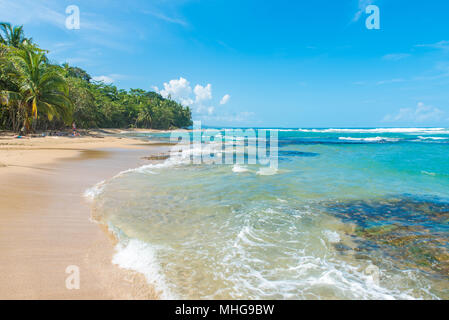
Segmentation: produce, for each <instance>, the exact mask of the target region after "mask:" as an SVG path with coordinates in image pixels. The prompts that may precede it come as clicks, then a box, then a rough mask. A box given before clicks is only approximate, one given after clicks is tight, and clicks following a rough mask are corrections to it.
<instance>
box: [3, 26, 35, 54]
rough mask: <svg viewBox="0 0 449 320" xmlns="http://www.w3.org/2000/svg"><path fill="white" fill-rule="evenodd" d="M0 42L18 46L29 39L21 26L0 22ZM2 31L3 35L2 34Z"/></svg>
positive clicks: (28, 41) (29, 40)
mask: <svg viewBox="0 0 449 320" xmlns="http://www.w3.org/2000/svg"><path fill="white" fill-rule="evenodd" d="M0 31H1V33H0V43H3V44H5V45H8V46H11V47H14V48H19V47H21V46H22V45H24V44H26V43H31V39H27V38H25V35H24V32H23V26H14V27H13V26H11V24H10V23H6V22H2V23H0ZM2 33H3V35H2Z"/></svg>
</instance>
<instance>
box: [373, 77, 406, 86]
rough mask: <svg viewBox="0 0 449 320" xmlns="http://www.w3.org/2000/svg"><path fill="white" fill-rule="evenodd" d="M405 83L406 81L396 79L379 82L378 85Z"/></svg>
mask: <svg viewBox="0 0 449 320" xmlns="http://www.w3.org/2000/svg"><path fill="white" fill-rule="evenodd" d="M404 81H405V79H402V78H395V79H389V80H382V81H378V82H377V84H378V85H382V84H389V83H399V82H404Z"/></svg>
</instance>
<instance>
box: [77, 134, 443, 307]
mask: <svg viewBox="0 0 449 320" xmlns="http://www.w3.org/2000/svg"><path fill="white" fill-rule="evenodd" d="M218 130H219V131H221V132H224V129H220V128H219V129H218ZM189 134H190V135H192V132H190V133H189ZM128 135H129V134H128ZM170 135H171V133H169V132H167V133H140V134H135V135H133V136H134V137H136V138H139V139H143V140H154V141H160V142H169V141H170ZM277 135H278V137H277V138H278V139H277V145H278V150H277V152H276V153H277V165H276V168H271V170H269V169H270V168H268V167H266V166H264V165H261V164H259V163H256V164H248V163H240V164H235V163H231V164H222V163H209V162H208V163H200V162H199V161H194V159H195V157H197V159H198V157H201V150H197V149H196V148H195V147H194V146H193V145H192V147H191V146H190V145H188V146H186V147H185V149H184V150H182V152H178V153H177V155H178V156H177V157H171V158H169V159H167V160H165V161H162V162H160V163H153V164H148V165H145V166H142V167H140V168H135V169H130V170H127V171H125V172H121V173H119V174H118V175H117V176H115V177H113V178H111V179H109V180H107V181H103V182H101V183H99V184H98V185H96V186H94V187H92V188H91V189H89V190H88V191H86V195H87V196H90V197H91V198H92V201H93V202H92V205H93V218H94V219H96V220H97V221H98V222H100V223H104V224H106V225H107V226H108V227H109V229H110V230H111V231H113V232H114V233H115V235H116V236H117V237H118V239H119V244H118V245H117V248H116V250H117V251H116V254H115V256H114V258H113V263H114V264H117V265H119V266H120V267H122V268H125V269H130V270H134V271H137V272H140V273H143V274H144V275H145V276H146V279H147V280H148V282H150V283H151V284H153V285H154V286H155V288H156V289H157V290H158V292H159V294H160V296H161V298H163V299H449V251H448V248H449V161H448V159H449V157H448V155H449V129H445V128H364V129H332V128H324V129H323V128H316V129H297V128H294V129H278V130H277ZM239 141H240V143H241V144H243V145H244V146H246V147H245V148H244V149H243V150H244V151H243V152H248V145H249V144H248V142H246V141H245V139H244V137H241V138H240V139H237V142H236V144H238V143H239ZM227 143H231V144H232V142H229V141H227ZM196 147H198V146H196ZM204 148H206V150H208V151H207V153H209V151H210V150H215V151H216V150H217V149H218V150H221V148H222V145H221V142H220V141H219V140H218V139H217V140H215V141H212V142H209V143H207V144H205V145H203V149H202V150H203V156H204V150H205V149H204ZM214 148H215V149H214ZM200 159H201V158H200ZM244 159H245V160H246V162H248V159H249V157H248V155H245V157H244Z"/></svg>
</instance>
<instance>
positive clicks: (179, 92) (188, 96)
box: [152, 77, 231, 117]
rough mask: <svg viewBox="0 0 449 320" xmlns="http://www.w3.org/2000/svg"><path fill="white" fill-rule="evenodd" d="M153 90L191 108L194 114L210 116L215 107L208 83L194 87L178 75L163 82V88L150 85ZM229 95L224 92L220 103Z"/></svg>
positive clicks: (227, 98)
mask: <svg viewBox="0 0 449 320" xmlns="http://www.w3.org/2000/svg"><path fill="white" fill-rule="evenodd" d="M152 88H153V90H154V91H155V92H158V93H159V94H160V95H161V96H163V97H164V98H168V97H171V98H172V99H173V100H176V101H178V102H179V103H181V104H183V105H184V106H189V107H191V108H192V110H193V113H194V116H195V115H196V116H209V117H210V116H212V115H213V114H214V113H215V111H216V108H215V106H214V105H213V103H212V102H211V100H212V98H213V95H212V85H211V84H210V83H209V84H207V85H205V86H202V85H200V84H197V85H195V87H194V89H193V90H192V87H191V85H190V82H189V81H187V80H186V79H184V78H182V77H180V78H179V79H173V80H170V81H169V82H165V83H164V88H163V89H161V90H159V88H158V87H157V86H152ZM230 98H231V96H230V95H229V94H226V95H225V96H224V97H223V98H222V99H221V101H220V104H222V105H223V104H225V103H227V102H228V101H229V99H230Z"/></svg>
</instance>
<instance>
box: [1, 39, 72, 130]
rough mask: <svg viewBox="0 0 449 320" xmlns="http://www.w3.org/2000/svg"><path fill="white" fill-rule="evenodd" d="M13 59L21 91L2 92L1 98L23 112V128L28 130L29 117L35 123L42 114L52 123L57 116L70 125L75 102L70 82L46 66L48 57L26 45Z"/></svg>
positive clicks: (16, 52) (17, 51)
mask: <svg viewBox="0 0 449 320" xmlns="http://www.w3.org/2000/svg"><path fill="white" fill-rule="evenodd" d="M12 59H13V61H14V65H15V69H16V72H15V75H16V78H17V83H18V84H19V88H18V90H16V91H15V92H11V91H9V92H7V91H3V92H2V96H3V97H7V98H8V100H9V101H10V102H9V104H11V103H13V104H15V105H16V106H17V107H18V108H20V107H22V108H23V109H24V127H25V128H26V129H27V130H29V129H30V117H31V118H32V119H33V120H36V119H37V118H38V114H39V113H40V114H43V115H46V116H47V117H48V119H49V120H50V121H51V120H52V119H53V118H54V117H56V118H59V119H61V120H63V121H64V122H65V123H67V124H68V123H70V121H71V117H72V102H71V100H70V98H69V88H68V85H67V82H66V81H65V79H64V77H62V76H61V75H60V74H59V73H58V72H57V71H56V68H54V67H52V66H48V65H47V64H46V61H47V59H46V57H45V54H44V53H43V52H41V51H35V50H34V48H33V47H30V46H25V47H24V48H22V49H17V50H15V52H14V54H13V56H12Z"/></svg>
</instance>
